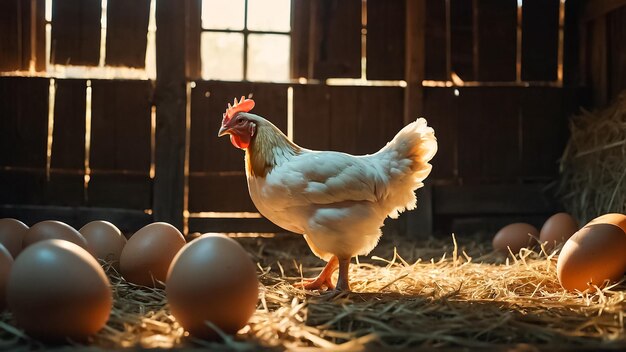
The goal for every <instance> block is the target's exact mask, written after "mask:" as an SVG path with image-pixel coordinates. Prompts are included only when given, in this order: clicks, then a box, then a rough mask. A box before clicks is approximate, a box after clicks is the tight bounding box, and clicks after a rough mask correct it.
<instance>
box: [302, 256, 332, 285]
mask: <svg viewBox="0 0 626 352" xmlns="http://www.w3.org/2000/svg"><path fill="white" fill-rule="evenodd" d="M337 266H339V261H338V260H337V257H336V256H333V257H332V258H330V260H329V261H328V263H326V266H325V267H324V269H323V270H322V272H321V273H320V274H319V275H318V276H317V277H316V278H315V279H304V280H303V282H302V287H303V288H304V289H307V290H319V289H321V288H322V286H326V287H328V289H329V290H332V289H334V288H335V285H334V284H333V282H332V280H331V278H332V276H333V273H334V272H335V270H337Z"/></svg>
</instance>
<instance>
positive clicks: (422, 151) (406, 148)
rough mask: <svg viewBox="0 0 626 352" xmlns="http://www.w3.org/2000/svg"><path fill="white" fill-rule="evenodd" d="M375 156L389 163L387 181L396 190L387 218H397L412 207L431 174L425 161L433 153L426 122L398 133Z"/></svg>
mask: <svg viewBox="0 0 626 352" xmlns="http://www.w3.org/2000/svg"><path fill="white" fill-rule="evenodd" d="M379 153H380V154H381V155H384V156H385V158H386V159H387V160H388V161H389V169H388V170H389V175H388V176H389V181H390V183H392V184H395V186H396V187H393V188H392V189H394V190H396V191H394V192H393V194H390V195H389V198H390V199H389V200H390V202H389V203H388V204H389V205H390V208H391V212H390V213H389V217H391V218H397V217H398V215H399V213H401V212H403V211H404V210H405V209H408V210H412V209H415V207H416V203H417V199H416V197H415V190H416V189H418V188H421V187H422V186H424V183H423V181H424V179H425V178H426V177H427V176H428V175H429V174H430V171H431V170H432V165H431V164H430V163H429V161H430V160H431V159H432V158H433V156H435V153H437V138H436V137H435V131H434V130H433V128H432V127H429V126H428V125H427V123H426V119H424V118H418V119H417V120H416V121H413V122H411V123H410V124H408V125H407V126H405V127H404V128H403V129H402V130H400V132H398V133H397V134H396V136H395V137H394V138H393V139H392V140H391V141H390V142H389V143H387V145H386V146H384V147H383V148H382V149H381V151H380V152H379ZM398 190H400V192H397V191H398Z"/></svg>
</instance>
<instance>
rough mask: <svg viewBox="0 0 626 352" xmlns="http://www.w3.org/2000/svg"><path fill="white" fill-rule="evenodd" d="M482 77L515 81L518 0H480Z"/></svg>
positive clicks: (489, 79)
mask: <svg viewBox="0 0 626 352" xmlns="http://www.w3.org/2000/svg"><path fill="white" fill-rule="evenodd" d="M476 11H477V18H476V21H477V23H476V25H477V29H478V33H477V34H478V36H477V41H478V42H477V45H478V72H477V76H476V79H477V80H479V81H489V82H496V81H515V65H516V47H517V44H516V35H517V1H516V0H476Z"/></svg>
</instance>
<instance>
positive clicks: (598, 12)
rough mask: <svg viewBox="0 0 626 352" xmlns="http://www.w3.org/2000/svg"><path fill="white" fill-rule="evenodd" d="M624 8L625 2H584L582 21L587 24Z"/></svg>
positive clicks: (615, 0) (619, 0) (596, 0)
mask: <svg viewBox="0 0 626 352" xmlns="http://www.w3.org/2000/svg"><path fill="white" fill-rule="evenodd" d="M624 6H626V0H593V1H585V8H584V12H583V14H582V21H583V22H589V21H593V20H596V19H598V18H601V17H604V16H605V15H606V14H608V13H609V12H612V11H615V10H617V9H618V8H620V7H624Z"/></svg>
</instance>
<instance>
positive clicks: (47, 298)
mask: <svg viewBox="0 0 626 352" xmlns="http://www.w3.org/2000/svg"><path fill="white" fill-rule="evenodd" d="M7 301H8V307H9V309H10V310H11V311H12V312H13V315H14V317H15V319H16V320H17V324H18V325H19V326H21V327H22V328H24V330H26V332H27V333H28V334H29V335H31V336H33V337H36V338H40V339H45V340H60V339H63V338H64V337H68V338H71V339H74V340H83V339H84V338H86V337H87V336H89V335H93V334H94V333H96V332H97V331H98V330H100V329H101V328H102V327H103V326H104V324H105V323H106V322H107V320H108V318H109V313H110V312H111V306H112V303H113V299H112V294H111V289H110V287H109V281H108V279H107V277H106V275H105V274H104V270H102V267H100V265H99V264H98V262H97V261H96V259H95V258H94V257H93V256H92V255H91V254H90V253H88V252H87V251H86V250H84V249H83V248H81V247H79V246H78V245H76V244H74V243H71V242H68V241H63V240H45V241H40V242H38V243H35V244H33V245H31V246H29V247H27V248H25V249H24V250H23V251H22V253H20V255H19V256H18V257H17V258H16V259H15V262H14V263H13V268H12V269H11V274H10V276H9V282H8V286H7Z"/></svg>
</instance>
